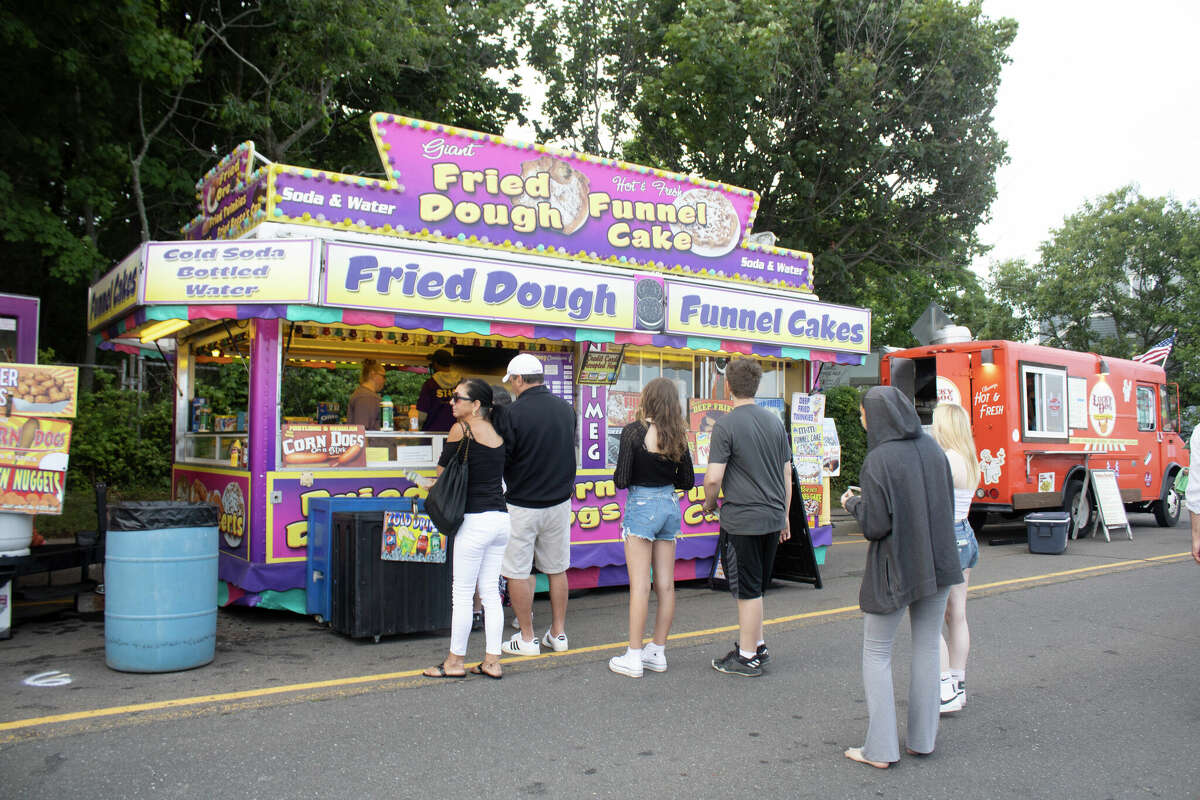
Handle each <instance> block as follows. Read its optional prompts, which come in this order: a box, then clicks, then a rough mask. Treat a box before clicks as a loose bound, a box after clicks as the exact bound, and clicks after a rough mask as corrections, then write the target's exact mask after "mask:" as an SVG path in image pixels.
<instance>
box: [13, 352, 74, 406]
mask: <svg viewBox="0 0 1200 800" xmlns="http://www.w3.org/2000/svg"><path fill="white" fill-rule="evenodd" d="M78 386H79V369H78V368H76V367H43V366H38V365H37V364H0V413H3V412H2V410H3V409H4V408H8V409H9V411H10V413H13V412H15V413H17V414H29V415H31V416H35V417H73V416H75V398H76V395H77V393H78ZM9 403H11V404H12V405H11V406H9Z"/></svg>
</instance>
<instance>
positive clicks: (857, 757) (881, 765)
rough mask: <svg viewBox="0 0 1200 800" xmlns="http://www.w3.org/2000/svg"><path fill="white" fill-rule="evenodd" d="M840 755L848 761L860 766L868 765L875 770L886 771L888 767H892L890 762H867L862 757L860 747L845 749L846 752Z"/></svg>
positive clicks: (864, 757)
mask: <svg viewBox="0 0 1200 800" xmlns="http://www.w3.org/2000/svg"><path fill="white" fill-rule="evenodd" d="M842 755H844V756H845V757H846V758H848V759H850V760H851V761H857V762H858V763H860V764H870V765H871V766H872V767H875V769H887V768H888V767H890V766H891V765H892V764H891V762H889V761H871V760H869V759H868V758H867V757H866V756H864V755H863V751H862V748H861V747H847V748H846V752H845V753H842Z"/></svg>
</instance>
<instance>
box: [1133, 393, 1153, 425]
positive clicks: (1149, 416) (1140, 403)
mask: <svg viewBox="0 0 1200 800" xmlns="http://www.w3.org/2000/svg"><path fill="white" fill-rule="evenodd" d="M1137 415H1138V430H1139V431H1152V430H1154V387H1153V386H1138V387H1137Z"/></svg>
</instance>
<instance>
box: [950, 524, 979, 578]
mask: <svg viewBox="0 0 1200 800" xmlns="http://www.w3.org/2000/svg"><path fill="white" fill-rule="evenodd" d="M954 543H955V544H957V545H958V565H959V566H960V567H962V568H963V569H971V568H972V567H974V566H975V565H976V564H978V563H979V542H978V541H976V540H975V531H973V530H971V526H970V525H968V524H967V521H966V520H965V519H963V520H959V521H958V522H956V523H954Z"/></svg>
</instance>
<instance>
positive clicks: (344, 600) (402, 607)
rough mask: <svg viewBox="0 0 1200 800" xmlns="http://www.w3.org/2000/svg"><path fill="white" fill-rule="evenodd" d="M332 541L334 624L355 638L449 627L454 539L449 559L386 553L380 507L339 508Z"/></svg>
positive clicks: (449, 540) (331, 611) (449, 543)
mask: <svg viewBox="0 0 1200 800" xmlns="http://www.w3.org/2000/svg"><path fill="white" fill-rule="evenodd" d="M332 528H333V536H332V537H331V541H330V553H329V562H330V563H329V581H330V609H329V624H330V627H332V628H333V629H334V630H335V631H338V632H339V633H344V634H345V635H347V636H350V637H353V638H356V639H358V638H366V637H374V639H375V640H376V641H378V640H379V637H381V636H390V635H393V634H398V633H423V632H429V631H436V630H443V629H445V628H449V627H450V582H451V565H452V564H453V562H454V544H453V543H454V539H453V537H448V538H447V540H446V542H447V545H446V546H447V550H446V554H445V555H446V560H445V562H444V563H428V562H418V561H388V560H384V559H383V558H382V557H381V550H382V547H383V535H384V531H383V513H382V512H381V511H354V512H344V511H335V512H334V513H333V525H332Z"/></svg>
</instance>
